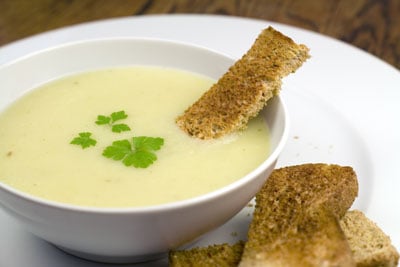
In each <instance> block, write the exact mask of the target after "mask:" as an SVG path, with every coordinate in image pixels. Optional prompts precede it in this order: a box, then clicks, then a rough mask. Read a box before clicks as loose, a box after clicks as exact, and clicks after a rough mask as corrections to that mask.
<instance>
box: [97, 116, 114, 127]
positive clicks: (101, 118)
mask: <svg viewBox="0 0 400 267" xmlns="http://www.w3.org/2000/svg"><path fill="white" fill-rule="evenodd" d="M110 120H111V118H110V117H107V116H104V115H99V116H97V121H96V124H97V125H102V124H109V123H110Z"/></svg>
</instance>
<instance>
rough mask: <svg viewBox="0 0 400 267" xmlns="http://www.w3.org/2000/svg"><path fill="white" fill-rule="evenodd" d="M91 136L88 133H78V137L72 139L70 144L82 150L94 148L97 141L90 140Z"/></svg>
mask: <svg viewBox="0 0 400 267" xmlns="http://www.w3.org/2000/svg"><path fill="white" fill-rule="evenodd" d="M91 135H92V134H91V133H89V132H82V133H79V136H77V137H75V138H74V139H72V141H71V144H74V145H80V146H81V147H82V149H85V148H88V147H90V146H95V145H96V143H97V141H96V140H94V139H93V138H91V137H90V136H91Z"/></svg>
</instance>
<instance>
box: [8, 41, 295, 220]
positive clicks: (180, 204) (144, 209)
mask: <svg viewBox="0 0 400 267" xmlns="http://www.w3.org/2000/svg"><path fill="white" fill-rule="evenodd" d="M104 41H145V42H157V43H163V44H168V45H177V46H185V47H186V48H190V49H195V50H198V51H200V52H201V53H208V54H213V56H218V57H224V58H225V59H228V60H230V61H232V64H233V63H234V62H235V61H236V59H234V58H233V57H231V56H228V55H227V54H224V53H221V52H219V51H216V50H213V49H209V48H207V47H205V46H201V45H196V44H192V43H187V42H180V41H172V40H165V39H159V38H148V37H143V38H138V37H112V38H98V39H90V40H80V41H75V42H70V43H65V44H61V45H57V46H52V47H48V48H45V49H41V50H38V51H34V52H31V53H29V54H26V55H24V56H22V57H19V58H17V59H15V60H13V61H10V62H7V63H6V64H2V65H0V71H1V69H2V68H3V67H7V66H9V65H13V64H16V63H18V62H20V61H23V60H25V59H28V58H30V57H34V56H36V55H40V54H41V53H45V52H48V51H53V50H57V49H63V48H66V47H70V46H74V45H83V44H88V43H94V42H104ZM30 90H31V89H30ZM274 98H276V100H277V101H278V103H279V104H280V107H281V109H282V111H283V112H282V113H283V133H282V135H281V137H280V138H279V141H278V144H277V145H276V147H275V149H273V150H272V151H271V153H270V154H269V155H268V156H267V158H266V159H265V160H264V161H263V162H262V163H260V164H259V165H258V166H257V167H256V168H255V169H253V170H252V171H250V172H249V173H247V174H246V175H244V176H242V177H241V178H239V179H238V180H236V181H234V182H232V183H229V184H228V185H225V186H223V187H221V188H218V189H216V190H213V191H211V192H208V193H205V194H202V195H198V196H194V197H191V198H188V199H183V200H178V201H173V202H168V203H163V204H157V205H148V206H137V207H95V206H84V205H82V206H81V205H74V204H69V203H63V202H58V201H54V200H48V199H45V198H41V197H38V196H35V195H32V194H29V193H26V192H24V191H22V190H19V189H16V188H14V187H12V186H10V185H7V184H5V183H4V182H2V181H0V191H5V192H6V193H8V194H11V195H13V196H15V197H17V198H21V199H23V200H24V201H28V202H31V203H34V204H36V205H40V206H44V207H48V208H54V209H60V210H67V211H75V212H81V213H95V214H132V213H138V214H139V213H141V214H143V213H158V212H160V211H163V212H164V211H169V210H176V209H181V208H184V207H190V206H195V205H197V204H201V203H205V202H208V201H210V200H212V199H215V198H218V197H219V196H222V195H224V194H227V193H228V192H230V191H232V190H235V189H237V188H239V187H241V186H242V185H243V184H245V183H247V182H249V181H250V180H251V179H252V178H253V177H254V176H258V175H260V173H261V172H262V171H263V170H264V169H265V168H266V167H267V166H270V165H272V164H274V162H275V161H276V160H277V159H278V156H279V154H280V153H281V152H282V150H283V148H284V146H285V144H286V142H287V140H288V137H289V128H290V121H289V117H288V111H287V107H286V104H285V103H284V101H283V100H282V97H281V95H277V96H275V97H274ZM9 104H11V103H8V105H5V106H4V107H3V109H1V110H4V108H5V109H6V108H7V107H8V106H9ZM0 204H1V202H0Z"/></svg>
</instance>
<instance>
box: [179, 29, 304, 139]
mask: <svg viewBox="0 0 400 267" xmlns="http://www.w3.org/2000/svg"><path fill="white" fill-rule="evenodd" d="M308 57H309V54H308V48H307V47H306V46H305V45H302V44H300V45H298V44H296V43H295V42H294V41H293V40H292V39H290V38H289V37H287V36H285V35H283V34H282V33H280V32H278V31H276V30H275V29H273V28H272V27H268V28H267V29H265V30H263V31H262V32H261V33H260V35H259V36H258V37H257V39H256V41H255V42H254V44H253V45H252V47H251V48H250V50H249V51H248V52H247V53H246V54H245V55H243V57H242V58H241V59H239V60H238V61H236V63H235V64H234V65H233V66H231V67H230V68H229V70H228V71H227V72H226V73H225V74H224V75H223V76H222V77H221V78H220V79H219V80H218V82H217V83H215V84H214V85H213V86H212V87H211V88H210V89H209V90H208V91H206V92H205V93H204V94H203V95H202V96H201V97H200V99H199V100H197V101H196V102H195V103H194V104H193V105H192V106H190V107H189V108H188V109H187V110H186V111H185V112H184V113H183V114H182V115H180V116H179V117H178V118H177V119H176V123H177V125H178V126H179V127H180V128H181V129H182V130H183V131H185V132H186V133H188V134H189V135H190V136H194V137H197V138H200V139H212V138H218V137H220V136H223V135H225V134H229V133H232V132H234V131H237V130H240V129H244V128H245V127H246V125H247V122H248V121H249V119H251V118H252V117H255V116H256V115H257V114H258V113H259V112H260V111H261V109H262V108H263V107H264V106H265V105H266V104H267V101H268V100H269V99H271V98H272V97H273V96H275V95H277V94H279V91H280V88H281V79H282V78H283V77H284V76H287V75H288V74H289V73H292V72H295V71H296V70H297V69H298V68H299V67H300V66H301V65H302V64H303V62H304V61H305V60H306V59H307V58H308Z"/></svg>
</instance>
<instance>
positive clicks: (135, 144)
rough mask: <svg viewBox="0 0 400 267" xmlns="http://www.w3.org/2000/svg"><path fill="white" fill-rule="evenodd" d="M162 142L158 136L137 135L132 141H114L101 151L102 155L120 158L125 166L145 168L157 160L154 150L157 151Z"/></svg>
mask: <svg viewBox="0 0 400 267" xmlns="http://www.w3.org/2000/svg"><path fill="white" fill-rule="evenodd" d="M163 144H164V139H163V138H160V137H147V136H137V137H133V138H132V142H130V141H129V140H127V139H124V140H118V141H114V142H113V143H112V145H111V146H108V147H106V148H105V149H104V151H103V156H105V157H106V158H111V159H113V160H122V163H123V164H124V165H125V166H132V165H133V166H134V167H135V168H147V167H148V166H149V165H151V164H153V162H154V161H155V160H157V156H156V154H155V153H154V151H157V150H159V149H160V148H161V146H162V145H163Z"/></svg>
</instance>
